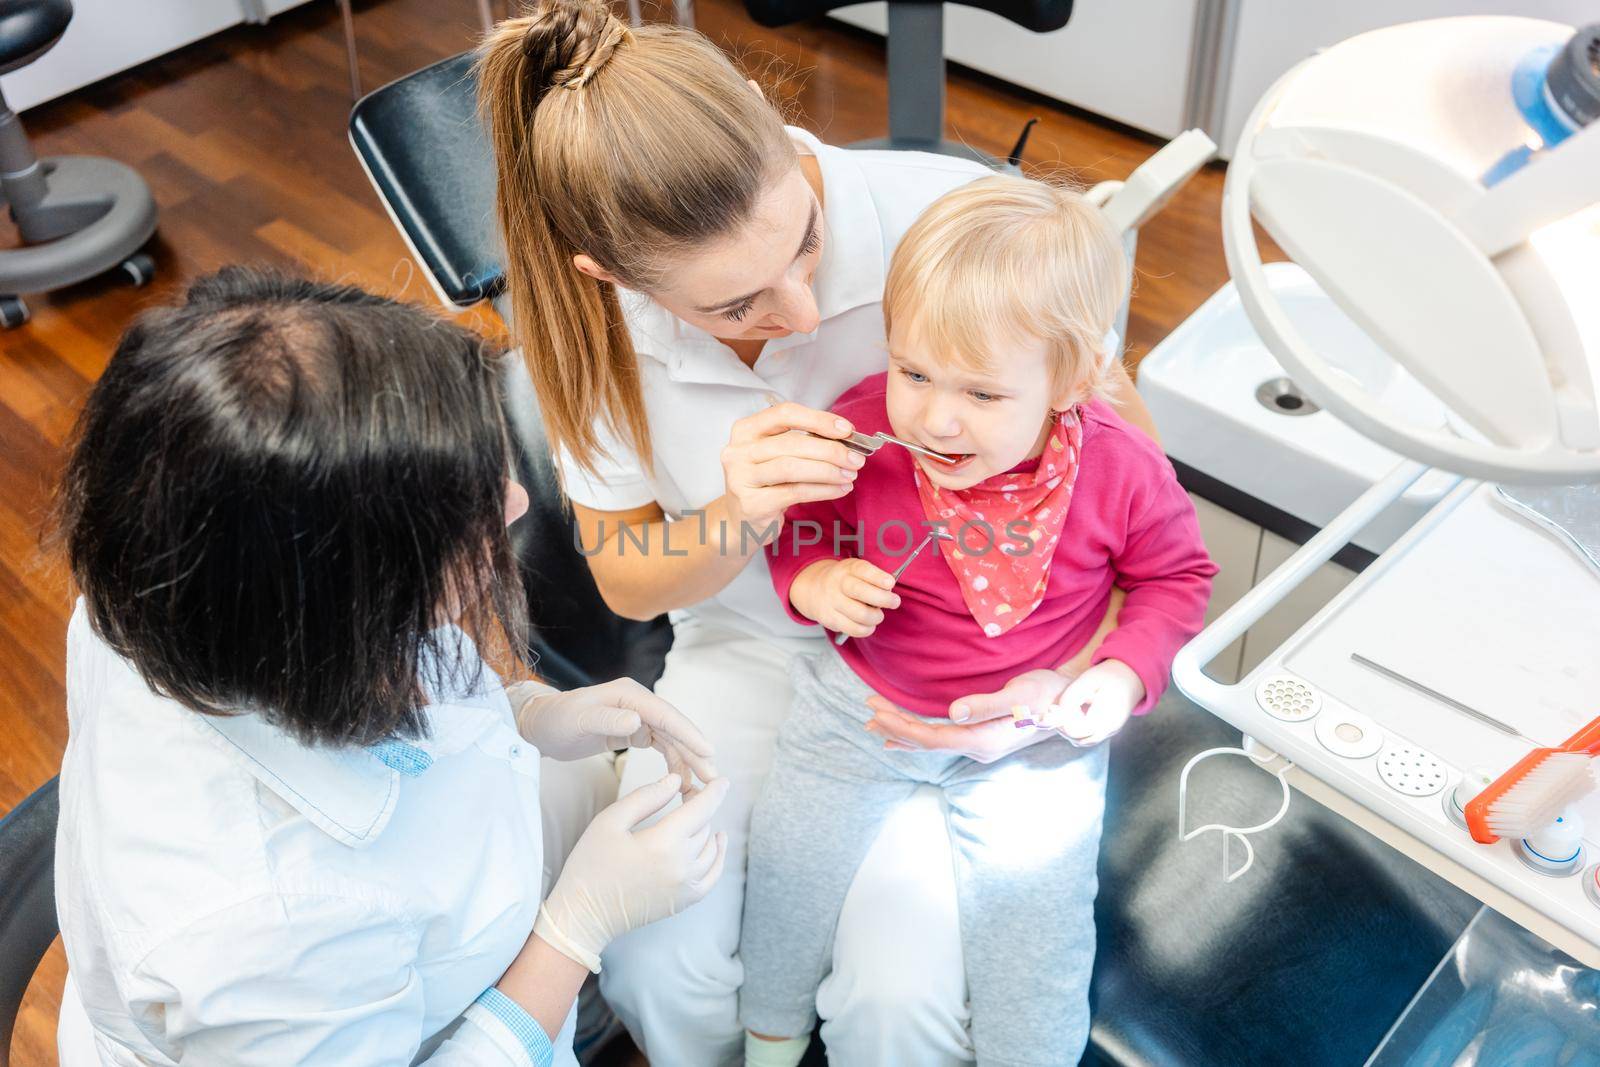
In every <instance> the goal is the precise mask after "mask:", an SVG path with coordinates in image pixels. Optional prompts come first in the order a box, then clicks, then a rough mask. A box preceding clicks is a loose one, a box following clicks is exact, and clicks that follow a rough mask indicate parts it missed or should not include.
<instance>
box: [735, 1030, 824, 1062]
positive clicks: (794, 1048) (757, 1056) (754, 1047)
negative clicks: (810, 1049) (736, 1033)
mask: <svg viewBox="0 0 1600 1067" xmlns="http://www.w3.org/2000/svg"><path fill="white" fill-rule="evenodd" d="M810 1044H811V1035H810V1034H806V1035H805V1036H804V1037H786V1038H783V1039H782V1040H781V1041H763V1040H761V1039H760V1038H759V1037H757V1036H756V1035H754V1034H751V1033H746V1034H745V1035H744V1067H799V1064H800V1058H801V1057H802V1056H804V1055H805V1054H806V1047H807V1046H808V1045H810Z"/></svg>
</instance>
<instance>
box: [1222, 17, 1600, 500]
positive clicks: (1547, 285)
mask: <svg viewBox="0 0 1600 1067" xmlns="http://www.w3.org/2000/svg"><path fill="white" fill-rule="evenodd" d="M1574 33H1575V31H1574V29H1573V28H1572V27H1570V26H1564V25H1561V24H1559V23H1553V22H1545V21H1541V20H1536V19H1524V18H1510V17H1504V18H1503V17H1467V18H1452V19H1438V20H1433V21H1427V22H1416V23H1408V24H1405V25H1401V26H1393V27H1389V28H1386V29H1382V30H1377V31H1374V32H1371V33H1366V34H1362V35H1360V36H1358V37H1353V38H1351V39H1349V40H1347V41H1344V42H1342V43H1340V44H1338V45H1335V46H1334V47H1332V48H1329V49H1327V50H1326V51H1324V52H1322V53H1320V54H1318V55H1316V56H1313V57H1312V58H1310V59H1308V60H1306V61H1304V62H1303V63H1301V64H1300V65H1299V66H1297V67H1295V68H1294V69H1293V70H1291V71H1289V72H1288V73H1287V74H1285V75H1284V76H1283V78H1281V79H1280V80H1279V81H1278V82H1277V84H1275V85H1274V86H1273V87H1272V89H1270V90H1269V91H1268V92H1267V94H1266V95H1265V96H1264V97H1263V98H1262V100H1261V102H1260V103H1259V104H1258V105H1257V107H1256V109H1255V111H1254V112H1253V113H1252V115H1251V117H1250V119H1249V120H1248V121H1247V122H1246V124H1245V128H1244V131H1243V133H1242V134H1241V137H1240V140H1239V146H1238V150H1237V151H1236V152H1235V153H1234V156H1233V162H1232V164H1231V165H1230V167H1229V171H1228V178H1227V184H1226V190H1225V196H1224V204H1223V235H1224V243H1225V247H1226V251H1227V256H1228V265H1229V269H1230V270H1231V271H1232V273H1233V276H1234V280H1235V283H1236V284H1237V286H1238V288H1239V291H1240V296H1241V300H1242V302H1243V304H1244V306H1245V308H1246V311H1247V312H1248V314H1249V315H1250V317H1251V320H1252V322H1253V323H1254V325H1255V326H1256V329H1257V331H1258V332H1259V333H1260V334H1261V336H1262V339H1263V341H1264V342H1265V343H1266V344H1267V346H1268V347H1269V348H1270V349H1271V350H1272V351H1273V354H1274V355H1276V356H1277V357H1278V359H1279V360H1280V362H1281V363H1282V364H1283V365H1284V368H1285V369H1286V370H1287V371H1288V372H1289V374H1290V375H1291V376H1292V377H1293V378H1294V379H1295V381H1296V382H1297V383H1298V384H1299V385H1300V387H1301V388H1302V389H1304V390H1305V391H1306V392H1307V393H1309V394H1310V395H1311V396H1312V398H1313V399H1314V400H1316V401H1317V403H1319V404H1321V405H1322V406H1323V407H1324V408H1326V409H1327V410H1328V411H1330V412H1332V413H1333V414H1334V415H1336V416H1338V417H1339V418H1341V419H1343V420H1344V421H1346V422H1348V423H1350V424H1351V425H1352V426H1353V427H1354V428H1356V429H1357V430H1359V431H1361V432H1362V433H1364V434H1366V435H1367V436H1369V437H1372V438H1373V439H1374V440H1377V441H1379V442H1380V443H1382V444H1384V445H1385V446H1387V447H1389V448H1391V449H1393V450H1394V451H1396V452H1399V453H1401V454H1402V455H1406V456H1409V457H1411V458H1414V459H1419V460H1422V461H1424V462H1428V463H1431V464H1434V465H1436V466H1441V467H1445V468H1447V469H1451V470H1455V471H1459V472H1461V473H1464V474H1469V475H1473V476H1477V477H1486V478H1494V479H1497V480H1501V481H1523V482H1526V481H1532V482H1561V481H1576V480H1590V479H1600V401H1597V394H1596V379H1597V377H1600V374H1597V363H1600V123H1595V122H1591V123H1590V124H1589V125H1587V126H1585V125H1583V124H1582V118H1581V116H1580V117H1578V118H1574V117H1572V116H1570V115H1568V114H1567V112H1566V111H1565V110H1563V99H1562V98H1561V97H1560V93H1557V94H1554V95H1552V94H1551V93H1550V92H1549V90H1548V86H1547V75H1548V71H1549V69H1550V67H1551V65H1552V63H1556V62H1558V58H1557V57H1562V56H1564V55H1565V56H1566V57H1567V58H1565V59H1560V60H1559V62H1560V63H1563V64H1565V66H1563V67H1561V68H1560V70H1559V71H1558V73H1559V74H1562V75H1563V76H1565V75H1569V74H1570V73H1571V69H1570V68H1571V56H1572V55H1573V54H1577V55H1578V56H1579V57H1580V59H1581V58H1582V56H1583V55H1585V54H1586V53H1584V52H1583V50H1582V49H1581V48H1578V47H1576V46H1574ZM1586 39H1587V38H1585V39H1580V40H1579V41H1578V44H1582V43H1583V40H1586ZM1582 73H1583V74H1585V75H1587V73H1588V71H1587V69H1585V70H1584V71H1583V72H1582ZM1548 80H1549V81H1551V82H1554V81H1557V80H1558V79H1555V78H1549V79H1548ZM1583 88H1586V86H1580V89H1583ZM1565 104H1566V105H1567V106H1569V107H1570V106H1571V104H1572V101H1571V99H1570V94H1569V96H1568V98H1566V99H1565ZM1253 223H1260V224H1261V226H1262V227H1263V228H1264V229H1265V230H1266V231H1267V232H1268V233H1270V234H1271V235H1272V237H1273V239H1274V240H1276V241H1277V242H1278V244H1279V245H1280V246H1281V247H1282V248H1283V249H1284V250H1285V252H1287V253H1288V255H1289V256H1290V258H1292V259H1293V260H1294V261H1295V262H1296V263H1298V264H1299V265H1300V266H1301V267H1303V268H1304V269H1305V270H1306V271H1307V272H1308V273H1309V274H1310V275H1311V276H1312V277H1313V278H1314V279H1315V280H1316V281H1317V283H1318V284H1319V285H1320V286H1321V287H1322V289H1323V290H1324V291H1325V292H1326V293H1327V295H1328V296H1329V297H1330V298H1331V299H1332V300H1333V301H1334V302H1335V303H1336V304H1338V306H1339V307H1340V308H1341V309H1342V310H1343V311H1344V312H1345V313H1346V314H1347V315H1349V316H1350V318H1351V319H1353V320H1354V321H1355V322H1356V323H1357V324H1358V325H1359V326H1360V327H1361V328H1362V329H1363V330H1365V331H1366V332H1367V333H1368V334H1369V335H1370V336H1371V337H1372V338H1373V340H1374V341H1375V342H1376V343H1377V344H1378V345H1379V347H1381V348H1382V349H1383V350H1384V351H1385V352H1387V353H1388V354H1389V356H1390V357H1392V358H1393V359H1394V360H1395V361H1396V362H1397V363H1399V364H1400V365H1401V366H1402V367H1404V368H1405V369H1406V370H1407V371H1409V372H1410V373H1411V374H1412V375H1413V376H1415V377H1416V378H1417V379H1418V380H1419V381H1421V382H1422V383H1423V384H1424V385H1425V386H1427V387H1428V388H1429V389H1430V390H1431V391H1432V392H1433V393H1434V394H1435V395H1436V396H1437V397H1438V398H1439V399H1440V400H1441V401H1442V402H1443V404H1444V405H1445V406H1446V407H1447V408H1448V409H1449V410H1450V412H1451V413H1452V416H1453V417H1452V420H1451V423H1450V425H1449V426H1448V427H1439V426H1437V425H1432V426H1429V425H1423V424H1420V423H1412V422H1408V421H1407V420H1406V419H1405V417H1404V413H1403V412H1401V413H1397V412H1394V411H1392V410H1389V409H1386V408H1384V407H1382V406H1380V405H1379V404H1378V402H1377V401H1376V399H1375V398H1373V397H1371V396H1370V395H1368V394H1366V393H1365V392H1364V391H1363V390H1362V389H1361V387H1360V385H1359V383H1358V382H1357V381H1356V380H1355V379H1354V378H1353V377H1351V376H1349V375H1346V374H1341V373H1340V371H1339V356H1340V354H1339V353H1337V352H1319V351H1317V350H1315V349H1314V348H1312V347H1311V346H1310V345H1309V344H1308V343H1307V342H1306V341H1305V339H1304V338H1303V337H1301V336H1300V334H1299V333H1298V332H1297V331H1296V330H1295V328H1294V325H1293V323H1292V322H1291V321H1290V320H1289V317H1288V316H1287V314H1286V313H1285V312H1284V310H1283V308H1282V307H1281V306H1279V304H1278V302H1277V300H1276V299H1275V298H1274V297H1273V295H1272V292H1271V290H1270V288H1269V287H1268V285H1267V282H1266V278H1265V275H1264V273H1263V272H1262V270H1261V255H1260V249H1259V247H1258V246H1257V242H1256V237H1255V233H1254V229H1253Z"/></svg>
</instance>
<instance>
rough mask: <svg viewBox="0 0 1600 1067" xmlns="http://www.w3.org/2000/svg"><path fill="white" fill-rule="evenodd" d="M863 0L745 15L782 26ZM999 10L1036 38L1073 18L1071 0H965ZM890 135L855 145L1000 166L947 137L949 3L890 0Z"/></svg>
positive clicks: (776, 7)
mask: <svg viewBox="0 0 1600 1067" xmlns="http://www.w3.org/2000/svg"><path fill="white" fill-rule="evenodd" d="M859 2H860V0H745V5H744V6H745V10H746V11H748V12H749V13H750V17H751V18H753V19H755V20H756V21H757V22H759V23H760V24H761V25H763V26H768V27H771V28H773V29H777V28H778V27H780V26H787V25H789V24H790V23H792V22H799V21H801V20H803V19H809V18H815V17H816V16H818V15H823V14H826V13H827V12H829V11H832V10H834V9H835V8H840V7H847V6H849V5H850V4H854V3H859ZM959 2H961V3H965V4H966V5H967V6H968V7H975V8H979V9H980V10H983V11H992V12H994V13H995V14H996V15H999V16H1000V17H1001V18H1004V19H1009V20H1010V21H1012V22H1015V23H1016V24H1017V25H1018V26H1021V27H1023V28H1024V29H1028V30H1032V31H1033V32H1034V33H1049V32H1050V31H1052V30H1059V29H1060V28H1061V27H1063V26H1065V25H1066V24H1067V20H1068V19H1069V18H1071V17H1072V0H959ZM888 49H889V136H888V137H886V138H883V139H880V140H874V141H862V142H860V143H858V144H853V145H851V146H850V147H851V148H904V149H913V150H917V151H922V152H939V153H941V154H943V155H947V156H960V157H962V158H964V159H976V160H977V161H978V162H980V163H986V164H989V165H991V166H993V165H994V160H992V159H990V158H989V157H988V156H986V155H984V154H983V153H982V152H979V151H977V150H976V149H972V148H969V147H967V146H966V145H964V144H958V143H956V142H954V141H946V140H945V139H944V4H943V3H942V2H929V0H889V35H888ZM1032 126H1033V123H1032V122H1029V123H1028V125H1027V126H1025V127H1023V131H1022V136H1021V137H1020V138H1019V139H1018V141H1017V146H1016V147H1015V148H1013V149H1012V150H1011V154H1010V159H1009V162H1010V163H1011V165H1012V166H1013V167H1014V166H1016V164H1017V162H1018V161H1019V160H1020V159H1021V157H1022V149H1023V146H1024V145H1025V144H1026V143H1027V137H1028V131H1029V130H1030V129H1031V128H1032Z"/></svg>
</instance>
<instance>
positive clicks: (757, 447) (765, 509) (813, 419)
mask: <svg viewBox="0 0 1600 1067" xmlns="http://www.w3.org/2000/svg"><path fill="white" fill-rule="evenodd" d="M791 430H807V431H809V432H810V434H821V435H822V437H824V438H833V439H834V440H821V439H819V438H817V437H812V436H810V434H808V433H791V432H790V431H791ZM850 430H851V426H850V423H849V422H847V421H846V420H844V419H841V418H839V417H838V416H837V415H833V414H830V413H828V412H826V411H818V410H816V409H815V408H808V407H805V406H804V405H801V404H792V403H783V404H776V405H774V406H772V407H770V408H766V409H765V410H762V411H758V412H756V413H755V414H754V415H749V416H746V417H745V418H742V419H740V420H739V421H738V422H736V423H734V424H733V431H732V433H731V435H730V436H729V439H728V445H727V447H726V448H724V449H723V450H722V477H723V481H724V483H725V484H726V486H727V489H728V499H729V501H730V502H731V503H732V505H733V512H734V514H733V518H734V520H735V525H736V526H737V524H738V523H740V522H746V523H749V524H750V526H751V528H752V529H754V530H756V531H758V532H765V531H767V530H768V529H771V531H772V534H773V535H774V536H776V534H777V531H778V530H779V529H781V528H782V524H783V513H784V511H785V510H786V509H788V508H789V507H790V506H791V505H793V504H802V503H805V502H807V501H812V500H836V499H838V498H839V497H841V496H844V495H845V494H846V493H848V492H849V491H850V488H851V486H852V485H853V484H854V482H855V478H856V471H858V470H860V469H861V465H862V464H863V463H864V462H866V459H865V457H863V456H860V455H858V454H856V453H854V452H852V451H850V450H849V449H848V448H846V447H844V445H842V444H840V443H839V441H838V438H842V437H846V436H848V435H849V434H850Z"/></svg>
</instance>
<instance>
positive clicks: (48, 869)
mask: <svg viewBox="0 0 1600 1067" xmlns="http://www.w3.org/2000/svg"><path fill="white" fill-rule="evenodd" d="M60 804H61V801H60V797H59V795H58V794H57V792H56V779H54V778H52V779H50V780H49V781H48V782H46V783H45V784H44V785H42V786H40V787H39V788H38V789H35V790H34V791H33V792H32V793H31V794H29V795H28V796H27V797H26V798H25V799H24V800H23V801H22V803H21V804H18V805H17V806H16V807H15V808H13V809H12V810H11V812H10V813H9V814H8V815H6V817H5V818H3V819H0V1067H6V1065H7V1064H8V1063H10V1062H11V1028H12V1026H13V1025H14V1024H15V1022H16V1019H17V1007H18V1006H19V1005H20V1004H21V1003H22V994H23V993H24V992H26V990H27V988H28V981H29V979H31V978H32V977H33V971H34V968H36V967H38V966H39V961H40V960H41V959H43V958H44V954H45V951H46V950H47V949H49V947H50V942H52V941H54V940H55V936H56V878H55V860H56V820H57V818H58V817H59V815H60Z"/></svg>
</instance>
